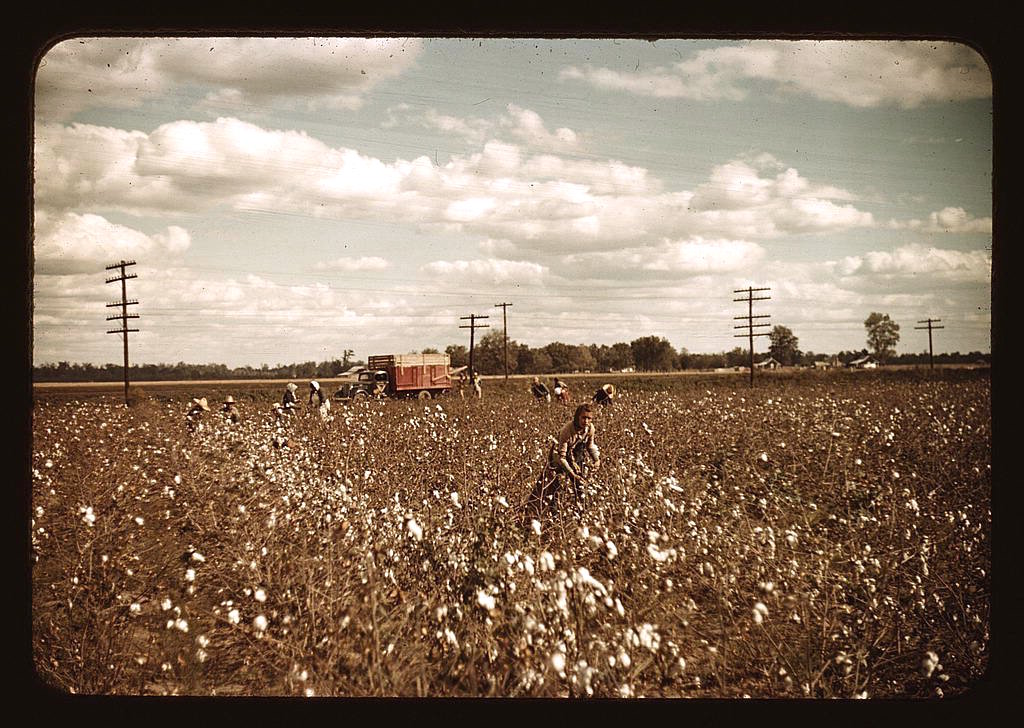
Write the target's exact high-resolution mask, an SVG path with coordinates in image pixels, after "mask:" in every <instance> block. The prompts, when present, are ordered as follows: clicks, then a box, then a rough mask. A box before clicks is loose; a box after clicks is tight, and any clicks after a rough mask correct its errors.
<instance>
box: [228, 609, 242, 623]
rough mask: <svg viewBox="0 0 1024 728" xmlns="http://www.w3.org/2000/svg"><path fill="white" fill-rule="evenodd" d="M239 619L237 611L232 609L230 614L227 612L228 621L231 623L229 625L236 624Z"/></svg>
mask: <svg viewBox="0 0 1024 728" xmlns="http://www.w3.org/2000/svg"><path fill="white" fill-rule="evenodd" d="M240 618H241V615H239V613H238V610H237V609H232V610H231V611H230V612H228V621H229V622H231V624H238V622H239V620H240Z"/></svg>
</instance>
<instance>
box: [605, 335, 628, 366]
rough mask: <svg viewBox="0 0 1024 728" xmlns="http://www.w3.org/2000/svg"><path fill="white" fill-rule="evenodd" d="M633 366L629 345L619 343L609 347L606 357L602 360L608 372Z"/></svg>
mask: <svg viewBox="0 0 1024 728" xmlns="http://www.w3.org/2000/svg"><path fill="white" fill-rule="evenodd" d="M634 364H635V362H634V360H633V348H632V347H631V346H630V345H629V344H627V343H625V342H621V341H620V342H618V343H617V344H612V345H611V347H610V348H609V351H608V354H607V357H606V358H605V360H604V365H605V366H606V367H607V368H608V369H609V370H621V369H628V368H629V367H631V366H633V365H634Z"/></svg>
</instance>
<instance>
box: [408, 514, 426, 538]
mask: <svg viewBox="0 0 1024 728" xmlns="http://www.w3.org/2000/svg"><path fill="white" fill-rule="evenodd" d="M406 528H408V529H409V533H410V534H411V535H412V537H413V538H414V539H416V540H417V541H422V540H423V528H422V527H421V526H420V524H418V523H416V521H415V519H412V518H410V519H409V522H408V523H407V524H406Z"/></svg>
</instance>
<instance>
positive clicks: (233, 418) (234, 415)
mask: <svg viewBox="0 0 1024 728" xmlns="http://www.w3.org/2000/svg"><path fill="white" fill-rule="evenodd" d="M220 412H221V414H222V415H224V419H226V420H227V421H228V422H238V408H237V407H235V398H234V397H232V396H231V395H230V394H229V395H228V396H227V399H225V400H224V406H223V407H221V408H220Z"/></svg>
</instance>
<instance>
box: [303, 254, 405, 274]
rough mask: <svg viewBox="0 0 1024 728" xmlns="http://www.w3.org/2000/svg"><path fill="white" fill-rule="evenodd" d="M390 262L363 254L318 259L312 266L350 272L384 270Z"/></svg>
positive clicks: (318, 268) (319, 268)
mask: <svg viewBox="0 0 1024 728" xmlns="http://www.w3.org/2000/svg"><path fill="white" fill-rule="evenodd" d="M390 265H391V264H390V263H388V262H387V261H386V260H384V259H383V258H379V257H377V256H363V257H361V258H335V259H334V260H327V261H319V262H317V263H316V265H314V266H313V268H314V269H315V270H326V271H343V272H346V273H351V272H354V271H363V270H384V269H385V268H388V267H389V266H390Z"/></svg>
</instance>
